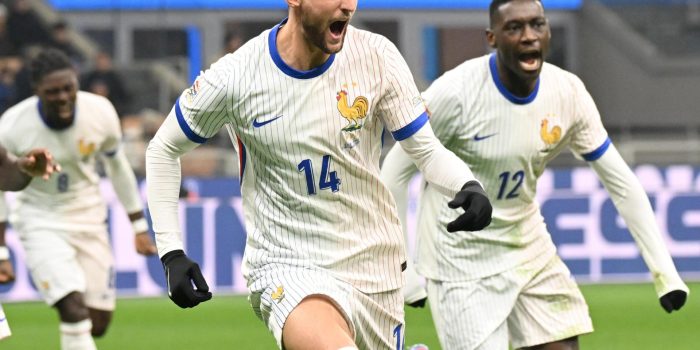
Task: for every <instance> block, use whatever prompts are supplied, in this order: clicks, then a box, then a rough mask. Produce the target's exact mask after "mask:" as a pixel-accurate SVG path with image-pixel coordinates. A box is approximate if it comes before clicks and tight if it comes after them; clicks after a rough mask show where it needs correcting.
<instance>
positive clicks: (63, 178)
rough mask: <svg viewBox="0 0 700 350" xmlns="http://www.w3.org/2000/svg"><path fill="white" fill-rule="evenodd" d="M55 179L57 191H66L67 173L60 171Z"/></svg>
mask: <svg viewBox="0 0 700 350" xmlns="http://www.w3.org/2000/svg"><path fill="white" fill-rule="evenodd" d="M56 180H57V181H58V192H66V191H68V174H66V173H61V174H59V175H58V178H57V179H56Z"/></svg>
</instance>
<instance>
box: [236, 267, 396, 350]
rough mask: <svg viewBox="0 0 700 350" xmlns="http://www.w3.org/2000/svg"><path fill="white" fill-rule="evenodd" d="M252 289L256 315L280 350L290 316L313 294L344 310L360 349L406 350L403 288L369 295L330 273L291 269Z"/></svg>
mask: <svg viewBox="0 0 700 350" xmlns="http://www.w3.org/2000/svg"><path fill="white" fill-rule="evenodd" d="M249 289H250V293H251V294H250V295H249V297H248V300H249V301H250V304H251V306H252V307H253V311H254V312H255V315H257V316H258V318H260V319H261V320H262V321H263V322H265V324H266V325H267V327H268V329H269V330H270V331H271V332H272V334H273V336H274V337H275V340H276V341H277V345H278V346H279V347H280V349H282V329H283V327H284V323H285V321H286V320H287V317H288V316H289V314H290V313H291V312H292V310H294V308H296V307H297V305H299V303H300V302H301V301H302V300H303V299H304V298H306V297H308V296H310V295H324V296H327V297H328V298H329V299H330V300H331V301H332V302H333V303H334V304H335V306H336V307H337V308H338V309H339V310H341V312H342V314H343V317H345V320H346V321H347V322H348V325H349V327H350V330H351V331H352V332H353V334H354V337H355V344H356V345H357V346H358V347H359V348H360V349H402V346H403V342H404V311H403V296H402V292H401V289H396V290H391V291H388V292H381V293H373V294H365V293H362V292H360V291H359V290H357V289H356V288H354V287H353V286H352V285H350V284H348V283H345V282H343V281H340V280H338V279H336V278H334V277H332V276H331V275H330V274H328V273H326V272H323V271H320V270H311V269H304V268H290V267H285V269H284V270H276V271H274V272H270V273H267V274H263V277H261V278H259V279H257V280H256V281H253V283H251V284H250V285H249Z"/></svg>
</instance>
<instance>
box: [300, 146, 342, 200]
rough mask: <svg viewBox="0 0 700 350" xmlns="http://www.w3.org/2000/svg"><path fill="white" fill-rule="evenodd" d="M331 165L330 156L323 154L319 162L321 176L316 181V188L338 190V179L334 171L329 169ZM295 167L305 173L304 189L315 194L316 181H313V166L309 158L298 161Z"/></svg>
mask: <svg viewBox="0 0 700 350" xmlns="http://www.w3.org/2000/svg"><path fill="white" fill-rule="evenodd" d="M330 167H331V156H330V155H328V154H326V155H325V156H323V162H322V163H321V178H320V179H319V181H318V188H319V189H321V190H327V189H330V190H331V191H333V192H338V190H340V179H339V178H338V174H337V173H336V172H335V171H329V170H330ZM297 169H298V170H299V171H300V172H302V171H303V172H304V174H305V175H306V190H307V191H308V192H309V194H310V195H314V194H316V182H315V181H314V167H313V164H311V159H304V160H302V161H301V163H299V165H298V166H297Z"/></svg>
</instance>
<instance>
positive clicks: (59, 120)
mask: <svg viewBox="0 0 700 350" xmlns="http://www.w3.org/2000/svg"><path fill="white" fill-rule="evenodd" d="M35 92H36V95H37V96H38V97H39V100H40V101H41V105H42V113H43V114H44V116H45V118H46V119H47V120H46V121H47V122H48V123H49V125H51V126H53V127H58V128H63V127H66V126H69V125H71V124H72V123H73V115H74V113H75V98H76V96H77V93H78V77H77V74H76V73H75V71H74V70H73V69H61V70H57V71H54V72H51V73H49V74H47V75H46V76H44V77H43V78H42V79H41V81H39V82H38V83H37V85H36V87H35Z"/></svg>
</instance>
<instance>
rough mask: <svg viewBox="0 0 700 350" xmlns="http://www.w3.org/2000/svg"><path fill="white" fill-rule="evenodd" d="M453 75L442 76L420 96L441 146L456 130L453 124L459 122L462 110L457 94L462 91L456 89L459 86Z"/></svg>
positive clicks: (460, 98) (460, 97) (461, 103)
mask: <svg viewBox="0 0 700 350" xmlns="http://www.w3.org/2000/svg"><path fill="white" fill-rule="evenodd" d="M455 75H456V74H453V73H451V72H448V73H445V74H443V75H442V76H440V77H439V78H438V79H437V80H435V81H434V82H433V83H432V84H430V87H428V89H427V90H425V91H424V92H423V94H422V96H423V101H425V104H426V107H427V110H428V115H429V116H430V126H432V128H433V132H434V133H435V136H437V138H438V139H439V140H440V142H441V143H442V144H447V143H448V142H449V141H450V139H451V138H452V137H453V136H454V133H455V131H456V130H458V129H457V128H455V123H457V122H458V121H459V120H460V117H461V115H462V111H463V110H464V106H463V101H462V96H461V95H460V94H459V93H458V92H459V91H462V89H459V88H457V87H458V86H461V84H460V82H459V81H457V79H456V76H455Z"/></svg>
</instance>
